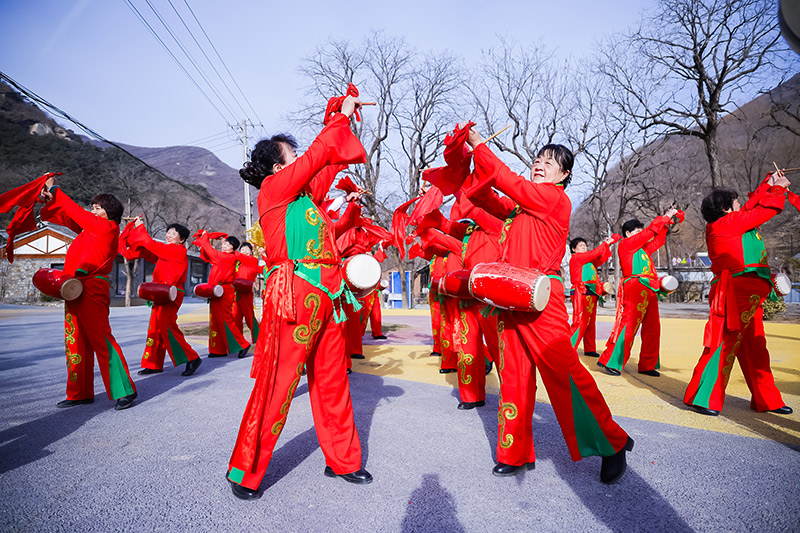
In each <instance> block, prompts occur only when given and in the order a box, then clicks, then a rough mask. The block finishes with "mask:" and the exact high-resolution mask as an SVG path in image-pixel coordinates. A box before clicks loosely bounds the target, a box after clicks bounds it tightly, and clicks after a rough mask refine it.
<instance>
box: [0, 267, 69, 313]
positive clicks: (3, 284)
mask: <svg viewBox="0 0 800 533" xmlns="http://www.w3.org/2000/svg"><path fill="white" fill-rule="evenodd" d="M63 261H64V260H63V259H57V258H56V259H52V258H51V259H28V258H24V259H22V258H19V259H17V260H15V261H14V262H13V263H12V264H9V263H8V262H7V261H5V260H3V261H2V263H0V300H2V301H4V302H37V301H42V298H41V296H42V293H40V292H39V290H38V289H37V288H36V287H34V286H33V281H32V279H33V274H34V273H36V271H37V270H39V269H40V268H50V265H52V264H56V263H63Z"/></svg>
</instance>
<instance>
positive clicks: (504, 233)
mask: <svg viewBox="0 0 800 533" xmlns="http://www.w3.org/2000/svg"><path fill="white" fill-rule="evenodd" d="M519 212H520V208H519V206H516V207H515V208H514V210H513V211H512V212H511V214H510V215H509V216H508V218H507V219H506V220H505V222H503V229H502V230H501V231H500V240H499V241H497V242H498V243H499V244H503V243H504V242H505V240H506V237H507V236H508V232H509V230H510V229H511V224H512V223H513V222H514V217H516V216H517V215H518V214H519Z"/></svg>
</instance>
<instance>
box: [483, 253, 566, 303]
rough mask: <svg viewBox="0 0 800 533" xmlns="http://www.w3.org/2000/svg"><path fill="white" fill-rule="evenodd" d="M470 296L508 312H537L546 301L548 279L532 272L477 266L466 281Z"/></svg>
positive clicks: (504, 266) (502, 266) (503, 266)
mask: <svg viewBox="0 0 800 533" xmlns="http://www.w3.org/2000/svg"><path fill="white" fill-rule="evenodd" d="M469 290H470V292H471V293H472V296H473V297H475V298H477V299H478V300H481V301H483V302H486V303H487V304H489V305H493V306H495V307H500V308H501V309H508V310H509V311H541V310H542V309H544V308H545V306H546V305H547V302H548V301H549V300H550V290H551V288H550V278H548V277H547V274H544V273H542V272H539V271H538V270H536V269H533V268H520V267H516V266H513V265H509V264H508V263H481V264H479V265H476V266H475V268H473V269H472V274H471V275H470V278H469Z"/></svg>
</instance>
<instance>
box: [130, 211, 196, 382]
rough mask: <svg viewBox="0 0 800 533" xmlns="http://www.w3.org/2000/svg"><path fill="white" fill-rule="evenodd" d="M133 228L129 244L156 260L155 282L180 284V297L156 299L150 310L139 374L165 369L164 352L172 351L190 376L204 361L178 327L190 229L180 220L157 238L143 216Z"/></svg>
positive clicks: (184, 373) (171, 355) (187, 268)
mask: <svg viewBox="0 0 800 533" xmlns="http://www.w3.org/2000/svg"><path fill="white" fill-rule="evenodd" d="M133 225H134V227H133V229H132V231H131V232H130V233H129V234H128V235H127V237H126V241H127V244H128V246H129V247H131V248H137V249H138V250H140V253H141V254H142V255H144V257H145V258H146V259H147V260H148V261H150V262H151V263H155V265H156V267H155V269H154V270H153V282H154V283H159V284H163V285H164V286H167V287H175V288H177V297H176V298H175V300H173V301H169V300H166V301H164V302H153V310H152V311H151V312H150V323H149V324H148V326H147V343H146V345H145V349H144V354H143V355H142V363H141V365H142V369H141V370H139V374H157V373H160V372H163V371H164V354H165V353H167V352H168V353H169V357H170V359H172V364H173V365H174V366H178V365H181V364H184V363H185V364H186V368H185V369H184V371H183V372H182V373H181V375H182V376H191V375H192V374H194V373H195V371H197V368H198V367H199V366H200V364H201V363H202V360H201V359H200V356H199V355H197V352H196V351H195V350H194V348H192V347H191V345H190V344H189V343H188V342H186V339H185V338H184V336H183V332H182V331H181V329H180V328H179V327H178V310H179V309H180V307H181V304H182V303H183V296H184V285H185V284H186V274H187V272H188V270H189V260H188V259H187V256H186V246H185V245H184V243H185V242H186V239H187V238H189V230H188V229H187V228H186V227H185V226H182V225H181V224H177V223H175V224H170V225H169V226H167V234H166V237H165V240H166V242H157V241H155V240H153V238H152V237H150V235H149V234H148V233H147V229H146V228H145V227H144V222H143V221H142V219H141V217H137V218H136V220H135V221H134V223H133Z"/></svg>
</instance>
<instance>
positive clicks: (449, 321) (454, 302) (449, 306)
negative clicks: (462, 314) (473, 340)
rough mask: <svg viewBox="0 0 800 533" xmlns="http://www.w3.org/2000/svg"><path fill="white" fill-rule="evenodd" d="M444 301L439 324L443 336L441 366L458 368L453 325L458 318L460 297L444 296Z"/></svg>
mask: <svg viewBox="0 0 800 533" xmlns="http://www.w3.org/2000/svg"><path fill="white" fill-rule="evenodd" d="M443 298H444V301H443V302H442V303H441V304H439V311H440V312H441V316H442V321H441V323H440V324H439V335H440V336H441V346H442V352H441V353H442V359H441V361H440V363H441V365H440V368H451V369H456V368H458V366H457V365H458V353H457V352H456V350H455V348H454V346H453V325H454V324H455V321H456V319H457V318H458V298H453V297H451V296H443Z"/></svg>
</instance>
